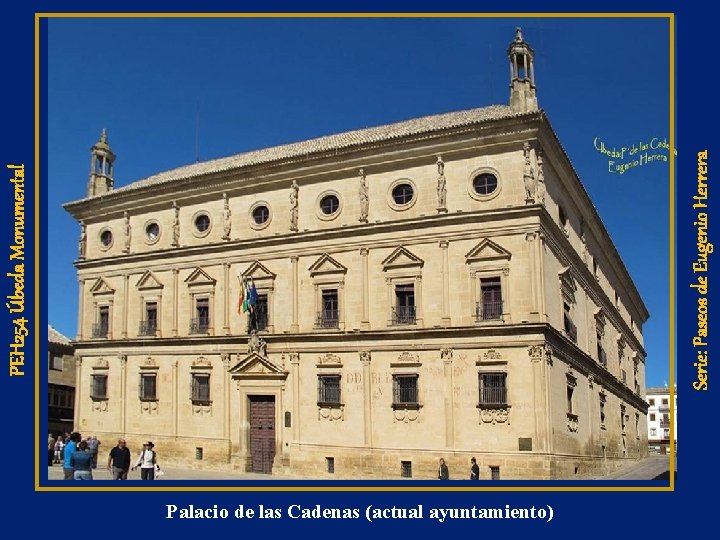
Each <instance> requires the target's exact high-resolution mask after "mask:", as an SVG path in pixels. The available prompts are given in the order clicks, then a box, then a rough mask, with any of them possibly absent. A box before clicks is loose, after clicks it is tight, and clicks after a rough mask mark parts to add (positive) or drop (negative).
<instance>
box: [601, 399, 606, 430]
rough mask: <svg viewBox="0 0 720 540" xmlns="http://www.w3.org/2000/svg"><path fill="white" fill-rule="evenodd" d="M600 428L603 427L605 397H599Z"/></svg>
mask: <svg viewBox="0 0 720 540" xmlns="http://www.w3.org/2000/svg"><path fill="white" fill-rule="evenodd" d="M600 427H601V428H604V427H605V396H604V395H600Z"/></svg>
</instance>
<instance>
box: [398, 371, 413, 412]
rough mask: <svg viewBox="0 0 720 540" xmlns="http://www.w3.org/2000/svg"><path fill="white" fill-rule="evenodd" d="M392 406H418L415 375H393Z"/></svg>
mask: <svg viewBox="0 0 720 540" xmlns="http://www.w3.org/2000/svg"><path fill="white" fill-rule="evenodd" d="M393 405H394V406H396V405H401V406H407V405H410V406H416V405H418V376H417V375H393Z"/></svg>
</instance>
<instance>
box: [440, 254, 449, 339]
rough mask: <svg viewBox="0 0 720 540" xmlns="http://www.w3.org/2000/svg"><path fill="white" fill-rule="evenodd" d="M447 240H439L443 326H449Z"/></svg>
mask: <svg viewBox="0 0 720 540" xmlns="http://www.w3.org/2000/svg"><path fill="white" fill-rule="evenodd" d="M449 244H450V243H449V242H448V241H447V240H440V243H439V246H440V249H441V250H442V282H443V293H442V295H443V297H442V324H443V326H450V312H449V305H450V272H449V270H448V268H449V263H448V246H449Z"/></svg>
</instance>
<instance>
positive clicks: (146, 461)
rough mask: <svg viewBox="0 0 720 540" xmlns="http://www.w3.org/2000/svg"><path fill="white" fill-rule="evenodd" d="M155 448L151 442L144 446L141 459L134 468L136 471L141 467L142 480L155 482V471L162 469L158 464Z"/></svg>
mask: <svg viewBox="0 0 720 540" xmlns="http://www.w3.org/2000/svg"><path fill="white" fill-rule="evenodd" d="M153 448H155V445H154V444H153V443H152V442H151V441H148V442H146V443H145V444H143V449H142V452H140V457H139V458H138V460H137V463H136V464H135V467H133V468H132V470H133V471H134V470H135V469H136V468H137V467H140V480H155V469H156V468H157V469H158V470H159V469H160V465H158V462H157V452H155V450H153Z"/></svg>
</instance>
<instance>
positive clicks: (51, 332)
mask: <svg viewBox="0 0 720 540" xmlns="http://www.w3.org/2000/svg"><path fill="white" fill-rule="evenodd" d="M48 342H49V343H58V344H60V345H70V340H69V339H68V338H66V337H65V336H63V335H62V334H61V333H60V332H58V331H57V330H55V329H54V328H53V327H52V326H50V325H49V324H48Z"/></svg>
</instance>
